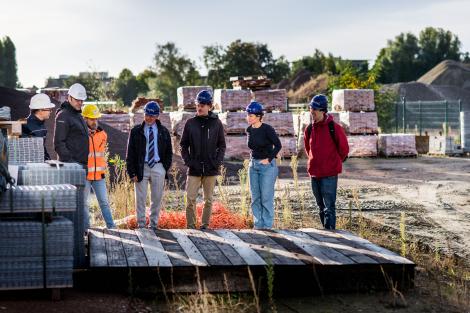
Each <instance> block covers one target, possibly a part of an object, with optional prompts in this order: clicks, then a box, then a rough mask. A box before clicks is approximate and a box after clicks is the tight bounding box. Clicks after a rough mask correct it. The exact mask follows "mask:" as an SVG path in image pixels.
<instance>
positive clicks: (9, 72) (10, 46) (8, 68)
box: [2, 36, 18, 88]
mask: <svg viewBox="0 0 470 313" xmlns="http://www.w3.org/2000/svg"><path fill="white" fill-rule="evenodd" d="M2 59H3V61H2V63H3V64H2V68H3V85H4V86H5V87H9V88H15V87H16V84H17V82H18V75H17V66H16V48H15V44H14V43H13V41H12V40H11V39H10V37H8V36H7V37H5V38H4V39H3V57H2Z"/></svg>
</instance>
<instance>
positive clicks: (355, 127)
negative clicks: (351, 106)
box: [339, 112, 379, 135]
mask: <svg viewBox="0 0 470 313" xmlns="http://www.w3.org/2000/svg"><path fill="white" fill-rule="evenodd" d="M339 118H340V121H341V125H342V126H343V128H344V130H345V131H346V133H347V134H351V135H357V134H361V135H363V134H377V133H378V132H379V129H378V125H379V123H378V119H377V112H340V113H339Z"/></svg>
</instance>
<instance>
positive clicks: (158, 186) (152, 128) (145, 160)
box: [126, 101, 173, 230]
mask: <svg viewBox="0 0 470 313" xmlns="http://www.w3.org/2000/svg"><path fill="white" fill-rule="evenodd" d="M144 112H145V117H144V122H143V123H142V124H141V125H136V126H134V128H132V129H131V133H130V135H129V141H128V143H127V155H126V165H127V173H128V174H129V177H130V178H131V180H132V181H134V186H135V198H136V199H135V200H136V201H135V203H136V213H137V226H138V227H139V228H145V227H146V214H145V211H146V209H145V202H146V200H147V189H148V184H149V183H150V199H151V202H150V228H151V229H153V230H155V229H157V226H158V216H159V214H160V205H161V201H162V197H163V188H164V187H165V177H166V173H167V171H168V170H169V169H170V166H171V161H172V158H173V150H172V147H171V137H170V132H169V131H168V129H166V127H165V126H163V125H162V124H161V123H160V121H159V120H158V116H159V115H160V106H159V104H158V103H157V102H154V101H150V102H148V103H147V104H146V105H145V108H144Z"/></svg>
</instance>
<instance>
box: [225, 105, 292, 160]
mask: <svg viewBox="0 0 470 313" xmlns="http://www.w3.org/2000/svg"><path fill="white" fill-rule="evenodd" d="M219 118H220V120H221V121H222V124H223V125H224V130H225V133H226V137H225V139H226V142H227V150H226V158H227V159H235V160H243V159H246V158H248V157H249V155H250V149H249V148H248V145H247V137H246V128H247V127H248V123H247V121H246V112H224V113H220V114H219ZM263 122H265V123H267V124H269V125H271V126H272V127H273V128H274V129H275V130H276V133H277V134H278V135H279V138H280V140H281V144H282V149H281V151H280V152H279V156H280V157H283V158H290V157H291V156H292V155H296V154H297V146H296V139H295V131H294V120H293V116H292V113H290V112H285V113H281V112H275V113H266V114H265V115H264V117H263Z"/></svg>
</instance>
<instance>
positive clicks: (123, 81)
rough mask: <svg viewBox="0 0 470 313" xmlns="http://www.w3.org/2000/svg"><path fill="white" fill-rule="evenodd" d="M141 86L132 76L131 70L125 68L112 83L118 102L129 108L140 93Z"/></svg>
mask: <svg viewBox="0 0 470 313" xmlns="http://www.w3.org/2000/svg"><path fill="white" fill-rule="evenodd" d="M141 88H142V84H141V83H140V82H139V81H138V80H137V78H136V77H135V76H134V74H132V72H131V70H129V69H127V68H125V69H123V70H122V71H121V73H120V74H119V77H118V78H116V80H115V81H114V82H113V90H114V95H115V97H116V99H117V100H118V101H121V102H122V103H123V104H124V105H127V106H130V105H131V103H132V100H134V99H135V98H136V97H137V96H138V95H139V93H141Z"/></svg>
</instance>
